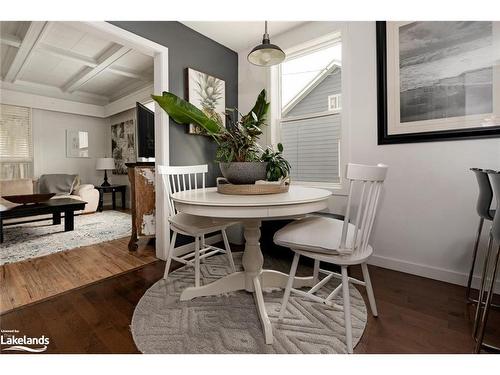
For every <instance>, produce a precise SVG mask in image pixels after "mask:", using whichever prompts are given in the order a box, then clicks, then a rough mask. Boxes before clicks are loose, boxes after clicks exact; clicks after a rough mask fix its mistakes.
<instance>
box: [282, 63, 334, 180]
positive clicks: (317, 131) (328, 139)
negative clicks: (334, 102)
mask: <svg viewBox="0 0 500 375" xmlns="http://www.w3.org/2000/svg"><path fill="white" fill-rule="evenodd" d="M340 93H341V72H340V70H336V71H335V72H334V73H333V74H331V75H329V76H328V77H326V78H325V80H324V81H323V82H321V83H320V84H319V85H318V86H316V87H315V88H314V89H313V90H312V91H311V92H310V93H309V94H307V95H306V96H305V97H304V98H303V99H302V100H301V101H300V102H299V103H297V105H296V106H295V107H294V108H292V110H291V111H290V112H289V113H288V114H287V116H286V117H295V116H307V115H309V114H313V113H322V112H323V113H324V112H326V111H328V95H333V94H340ZM286 117H285V119H286ZM340 135H341V115H340V113H332V114H330V115H325V116H320V117H312V118H305V119H303V120H294V121H286V120H285V121H283V122H282V124H281V141H282V143H283V146H284V152H283V156H284V157H285V158H286V159H287V160H288V161H289V162H290V165H291V173H290V177H291V178H292V180H295V181H310V182H327V183H338V182H340V179H339V142H340Z"/></svg>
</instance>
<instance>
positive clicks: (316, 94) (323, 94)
mask: <svg viewBox="0 0 500 375" xmlns="http://www.w3.org/2000/svg"><path fill="white" fill-rule="evenodd" d="M341 76H342V73H341V70H340V69H337V70H335V71H334V72H333V73H332V74H330V75H329V76H328V77H326V78H325V79H324V81H323V82H321V83H320V84H319V85H318V86H316V87H315V88H314V89H313V90H312V91H311V92H310V93H309V94H307V95H306V96H305V97H304V98H303V99H302V100H301V101H300V102H299V103H297V104H296V105H295V107H293V108H292V110H291V111H290V112H288V114H287V117H288V116H303V115H307V114H310V113H318V112H325V111H328V95H333V94H340V93H341V91H342V86H341Z"/></svg>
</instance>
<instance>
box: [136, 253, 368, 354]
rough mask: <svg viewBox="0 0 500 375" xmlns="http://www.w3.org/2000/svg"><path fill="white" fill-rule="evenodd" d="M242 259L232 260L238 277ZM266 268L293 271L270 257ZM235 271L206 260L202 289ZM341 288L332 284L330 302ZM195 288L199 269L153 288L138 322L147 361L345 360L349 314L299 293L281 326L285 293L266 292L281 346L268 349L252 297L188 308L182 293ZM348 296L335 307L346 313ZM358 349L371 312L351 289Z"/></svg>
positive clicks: (305, 271) (220, 260)
mask: <svg viewBox="0 0 500 375" xmlns="http://www.w3.org/2000/svg"><path fill="white" fill-rule="evenodd" d="M241 256H242V253H233V257H234V261H235V263H236V265H237V268H239V270H241V269H242V267H241ZM265 259H266V260H265V262H264V267H265V268H268V269H275V270H279V271H282V272H286V273H288V272H289V269H290V266H289V263H287V262H283V261H277V260H273V259H270V258H269V257H265ZM299 271H300V272H298V275H301V274H302V275H311V274H312V268H304V267H302V268H301V267H300V266H299ZM229 272H230V268H229V266H228V264H227V261H226V256H225V255H218V256H214V257H210V258H207V259H205V263H202V265H201V275H202V278H203V283H204V284H205V283H209V282H212V281H214V280H216V279H218V278H220V277H222V276H224V275H226V274H227V273H229ZM338 284H339V281H338V280H332V281H331V282H329V283H327V284H326V286H325V287H324V289H323V290H322V291H321V292H322V293H319V295H321V294H323V296H326V295H328V293H329V292H330V291H332V290H333V288H335V286H336V285H338ZM192 285H194V270H193V268H192V267H182V268H180V269H178V270H176V271H174V272H172V273H171V274H170V275H169V277H168V280H167V281H165V280H163V279H161V280H160V281H158V282H157V283H156V284H154V285H153V286H152V287H151V288H149V289H148V290H147V291H146V293H145V294H144V296H143V297H142V298H141V300H140V301H139V303H138V305H137V306H136V308H135V311H134V315H133V317H132V324H131V330H132V336H133V338H134V341H135V344H136V346H137V348H138V349H139V350H140V351H141V352H142V353H157V354H164V353H176V354H182V353H198V354H204V353H212V354H217V353H317V354H321V353H345V352H346V346H345V331H344V312H343V310H342V308H341V307H329V306H326V305H324V304H320V303H317V302H312V301H310V300H305V299H303V298H301V297H298V296H296V295H294V294H293V293H292V295H291V297H290V300H289V303H288V306H287V311H286V314H285V317H284V318H283V321H282V322H278V319H277V317H278V313H279V309H280V306H281V299H282V297H283V290H279V289H274V290H272V291H265V292H264V301H265V305H266V310H267V312H268V314H269V318H270V320H271V323H272V325H273V334H274V343H273V344H272V345H266V344H265V342H264V337H263V333H262V328H261V324H260V320H259V317H258V315H257V310H256V308H255V303H254V299H253V295H252V294H251V293H247V292H243V291H239V292H232V293H229V294H228V295H222V296H210V297H199V298H195V299H193V300H191V301H185V302H181V301H179V296H180V294H181V292H182V290H183V289H184V288H186V287H188V286H192ZM341 295H342V293H340V296H337V297H336V299H335V303H336V304H338V305H340V306H342V297H341ZM350 297H351V311H352V330H353V344H354V345H356V344H357V343H358V342H359V340H360V338H361V336H362V334H363V331H364V329H365V326H366V305H365V303H364V301H363V298H362V296H361V295H360V294H359V292H358V291H357V290H356V288H354V287H353V286H352V285H351V287H350Z"/></svg>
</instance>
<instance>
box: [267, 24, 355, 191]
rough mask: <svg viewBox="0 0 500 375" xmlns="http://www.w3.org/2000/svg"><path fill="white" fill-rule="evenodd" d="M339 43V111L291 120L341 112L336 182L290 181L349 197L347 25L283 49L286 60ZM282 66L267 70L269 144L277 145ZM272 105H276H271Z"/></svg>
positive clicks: (279, 122) (279, 135) (279, 138)
mask: <svg viewBox="0 0 500 375" xmlns="http://www.w3.org/2000/svg"><path fill="white" fill-rule="evenodd" d="M339 42H340V43H341V44H342V76H341V96H342V108H341V109H340V110H336V111H324V112H322V113H315V114H313V115H312V116H311V115H305V116H294V117H293V120H299V119H300V118H311V117H315V116H318V117H319V116H325V115H335V114H336V113H337V114H338V113H339V112H340V116H341V137H340V145H339V174H340V175H339V180H340V181H339V182H338V183H329V182H319V181H318V182H315V181H297V180H293V183H294V184H297V185H303V186H310V187H317V188H322V189H327V190H330V191H332V193H333V194H334V195H344V196H345V195H348V191H347V183H346V180H345V174H344V171H345V167H346V165H347V163H348V160H349V155H350V154H349V126H348V124H349V110H348V108H349V102H350V97H349V91H348V87H349V85H348V82H349V78H350V76H349V69H348V66H349V65H348V59H349V57H348V56H349V55H348V50H347V48H348V26H344V27H341V28H339V30H338V31H335V32H333V33H330V34H328V35H325V36H323V37H320V38H316V39H312V40H310V41H308V42H305V43H302V44H299V45H296V46H293V47H291V48H288V49H285V53H286V55H287V58H288V59H290V58H292V59H293V58H297V57H300V56H303V55H305V54H309V53H312V52H315V51H318V50H321V49H324V48H327V47H330V46H332V45H333V44H336V43H339ZM281 69H282V68H281V64H279V65H277V66H274V67H272V68H271V69H270V72H269V76H268V80H269V81H268V83H269V89H270V90H269V91H270V99H271V111H270V119H271V121H270V128H271V129H270V137H268V141H270V143H271V144H277V143H279V142H281V123H282V122H283V120H284V119H283V118H282V117H281V113H282V108H281ZM273 103H278V105H273ZM285 121H290V117H287V118H286V120H285Z"/></svg>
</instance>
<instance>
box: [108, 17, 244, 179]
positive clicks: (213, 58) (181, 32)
mask: <svg viewBox="0 0 500 375" xmlns="http://www.w3.org/2000/svg"><path fill="white" fill-rule="evenodd" d="M111 23H112V24H114V25H116V26H119V27H121V28H123V29H125V30H128V31H131V32H133V33H135V34H137V35H140V36H142V37H144V38H147V39H150V40H152V41H154V42H156V43H159V44H162V45H164V46H166V47H168V49H169V52H168V53H169V91H170V92H172V93H174V94H175V95H177V96H180V97H183V98H186V95H185V92H186V91H185V90H186V88H187V87H186V82H185V80H186V68H188V67H189V68H193V69H196V70H199V71H201V72H204V73H208V74H211V75H214V76H216V77H218V78H221V79H223V80H224V81H226V107H229V108H231V107H237V106H238V54H237V53H236V52H234V51H232V50H230V49H229V48H226V47H224V46H222V45H220V44H219V43H217V42H215V41H213V40H211V39H209V38H207V37H205V36H203V35H201V34H199V33H197V32H196V31H194V30H192V29H190V28H188V27H187V26H184V25H183V24H181V23H179V22H173V21H113V22H111ZM215 149H216V145H215V143H214V142H213V141H212V140H211V139H210V138H208V137H205V136H198V135H189V134H187V133H186V127H185V126H182V125H178V124H176V123H175V122H173V121H170V164H171V165H192V164H205V163H207V164H208V165H209V170H208V184H212V185H213V184H214V183H215V177H217V176H220V171H219V167H218V165H217V164H215V163H214V158H215Z"/></svg>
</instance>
